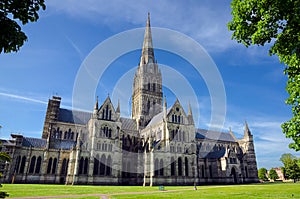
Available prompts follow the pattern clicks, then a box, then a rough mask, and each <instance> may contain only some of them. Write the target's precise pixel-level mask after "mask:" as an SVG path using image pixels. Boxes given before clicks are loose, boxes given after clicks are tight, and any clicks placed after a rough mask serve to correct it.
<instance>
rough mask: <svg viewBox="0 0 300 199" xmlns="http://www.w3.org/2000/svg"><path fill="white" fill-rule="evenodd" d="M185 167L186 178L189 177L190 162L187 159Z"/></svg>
mask: <svg viewBox="0 0 300 199" xmlns="http://www.w3.org/2000/svg"><path fill="white" fill-rule="evenodd" d="M184 166H185V176H189V161H188V158H187V157H185V159H184Z"/></svg>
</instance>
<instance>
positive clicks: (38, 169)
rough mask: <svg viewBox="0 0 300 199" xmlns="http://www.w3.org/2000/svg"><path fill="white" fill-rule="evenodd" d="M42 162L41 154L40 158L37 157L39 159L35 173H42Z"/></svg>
mask: <svg viewBox="0 0 300 199" xmlns="http://www.w3.org/2000/svg"><path fill="white" fill-rule="evenodd" d="M41 163H42V158H41V156H39V157H38V159H37V161H36V167H35V173H36V174H39V173H40V170H41Z"/></svg>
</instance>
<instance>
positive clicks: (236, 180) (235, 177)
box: [230, 167, 238, 184]
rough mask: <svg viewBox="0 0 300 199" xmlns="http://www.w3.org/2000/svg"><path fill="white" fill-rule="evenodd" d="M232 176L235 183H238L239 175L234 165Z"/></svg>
mask: <svg viewBox="0 0 300 199" xmlns="http://www.w3.org/2000/svg"><path fill="white" fill-rule="evenodd" d="M230 175H231V176H232V178H233V183H234V184H237V183H238V179H237V175H236V171H235V168H234V167H232V169H231V174H230Z"/></svg>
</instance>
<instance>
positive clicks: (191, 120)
mask: <svg viewBox="0 0 300 199" xmlns="http://www.w3.org/2000/svg"><path fill="white" fill-rule="evenodd" d="M187 117H188V122H189V124H194V118H193V112H192V108H191V104H190V102H189V105H188V115H187Z"/></svg>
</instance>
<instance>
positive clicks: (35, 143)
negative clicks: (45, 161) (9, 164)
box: [22, 137, 47, 148]
mask: <svg viewBox="0 0 300 199" xmlns="http://www.w3.org/2000/svg"><path fill="white" fill-rule="evenodd" d="M46 143H47V140H46V139H41V138H30V137H24V138H23V143H22V146H25V147H35V148H43V147H45V146H46Z"/></svg>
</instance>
